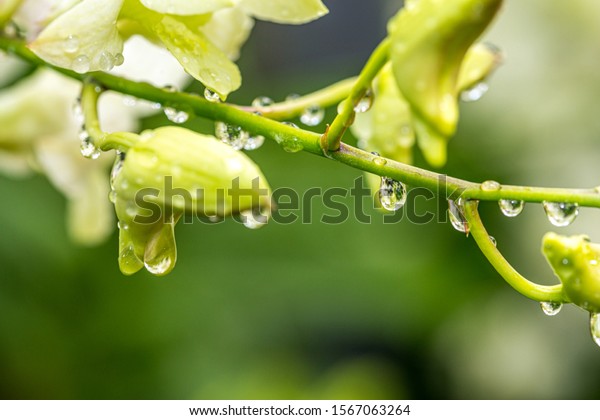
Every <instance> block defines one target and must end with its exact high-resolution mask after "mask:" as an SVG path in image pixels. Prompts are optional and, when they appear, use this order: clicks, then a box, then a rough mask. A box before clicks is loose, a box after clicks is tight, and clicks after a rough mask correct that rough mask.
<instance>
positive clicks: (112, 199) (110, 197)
mask: <svg viewBox="0 0 600 420" xmlns="http://www.w3.org/2000/svg"><path fill="white" fill-rule="evenodd" d="M108 200H109V201H110V202H111V203H113V204H115V203H116V202H117V192H116V191H115V190H110V192H109V193H108Z"/></svg>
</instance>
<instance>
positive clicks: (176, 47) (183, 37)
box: [153, 16, 242, 98]
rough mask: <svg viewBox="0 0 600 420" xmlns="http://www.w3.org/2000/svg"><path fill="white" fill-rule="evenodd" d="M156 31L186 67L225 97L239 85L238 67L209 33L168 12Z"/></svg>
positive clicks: (156, 26) (207, 85)
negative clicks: (202, 31)
mask: <svg viewBox="0 0 600 420" xmlns="http://www.w3.org/2000/svg"><path fill="white" fill-rule="evenodd" d="M153 31H154V33H155V34H156V36H158V38H159V39H160V40H161V41H162V43H163V44H164V45H165V46H166V47H167V49H168V50H169V51H171V54H173V55H174V56H175V58H177V60H178V61H179V62H180V63H181V65H182V66H183V67H184V68H185V70H186V71H187V72H188V73H189V74H190V75H191V76H192V77H194V78H195V79H197V80H199V81H200V82H202V84H204V85H205V86H206V87H208V88H209V89H211V90H213V91H215V92H217V93H218V94H219V95H220V96H221V98H225V97H226V96H227V95H228V94H229V93H231V92H232V91H234V90H236V89H238V88H239V87H240V85H241V83H242V77H241V75H240V71H239V69H238V67H237V66H236V65H235V64H234V63H232V62H231V61H230V60H229V58H227V56H226V55H225V54H224V53H223V52H222V51H221V50H220V49H219V48H217V47H216V46H215V45H214V44H213V43H212V42H210V41H209V40H208V39H207V37H206V36H205V35H204V34H202V33H199V32H194V31H192V30H191V29H190V28H189V27H188V26H187V25H185V24H184V23H183V22H181V21H179V20H177V19H176V18H174V17H172V16H164V17H163V18H162V19H161V20H160V21H159V22H157V23H156V24H155V25H154V27H153Z"/></svg>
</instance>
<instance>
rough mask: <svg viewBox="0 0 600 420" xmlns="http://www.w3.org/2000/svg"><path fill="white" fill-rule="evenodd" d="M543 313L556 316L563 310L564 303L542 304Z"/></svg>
mask: <svg viewBox="0 0 600 420" xmlns="http://www.w3.org/2000/svg"><path fill="white" fill-rule="evenodd" d="M540 306H541V307H542V311H544V313H545V314H546V315H548V316H554V315H556V314H558V313H559V312H560V310H561V309H562V303H560V302H540Z"/></svg>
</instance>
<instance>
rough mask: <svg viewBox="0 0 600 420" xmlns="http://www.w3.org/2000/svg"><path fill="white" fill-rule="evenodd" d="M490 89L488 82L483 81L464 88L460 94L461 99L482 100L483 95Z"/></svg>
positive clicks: (468, 100)
mask: <svg viewBox="0 0 600 420" xmlns="http://www.w3.org/2000/svg"><path fill="white" fill-rule="evenodd" d="M489 89H490V87H489V86H488V84H487V83H485V82H481V83H478V84H476V85H475V86H473V87H472V88H470V89H466V90H463V91H462V92H461V94H460V99H461V100H462V101H463V102H475V101H478V100H480V99H481V98H482V97H483V95H485V94H486V92H487V91H488V90H489Z"/></svg>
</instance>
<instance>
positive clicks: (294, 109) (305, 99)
mask: <svg viewBox="0 0 600 420" xmlns="http://www.w3.org/2000/svg"><path fill="white" fill-rule="evenodd" d="M357 79H358V78H357V77H350V78H348V79H345V80H341V81H339V82H337V83H334V84H332V85H329V86H327V87H326V88H323V89H320V90H317V91H315V92H312V93H309V94H308V95H304V96H300V97H298V98H297V99H290V100H289V101H284V102H277V103H274V104H273V105H270V106H267V107H252V106H238V108H239V109H241V110H242V111H246V112H260V113H261V114H262V115H263V117H267V118H271V119H273V120H285V119H289V118H294V117H297V116H299V115H301V114H302V113H303V112H304V111H305V110H306V108H308V107H310V106H313V105H318V106H321V107H323V108H328V107H330V106H333V105H337V104H338V103H339V102H341V101H342V100H343V99H344V98H346V97H347V96H348V95H349V93H350V90H351V89H352V86H354V83H355V82H356V80H357Z"/></svg>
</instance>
